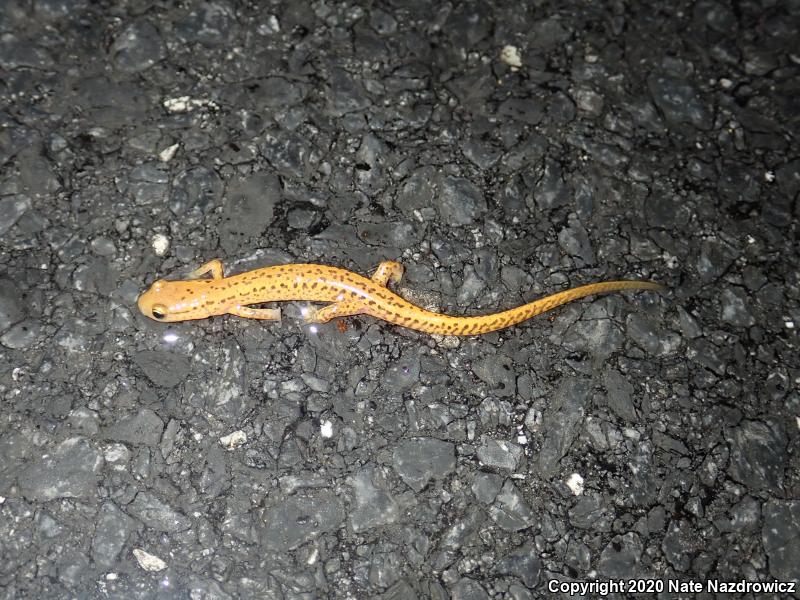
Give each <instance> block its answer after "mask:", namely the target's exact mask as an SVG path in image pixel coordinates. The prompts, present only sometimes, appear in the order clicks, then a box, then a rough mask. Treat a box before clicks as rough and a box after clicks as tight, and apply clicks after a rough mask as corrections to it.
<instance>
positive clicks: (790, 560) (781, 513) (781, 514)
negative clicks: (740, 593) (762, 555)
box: [761, 500, 800, 581]
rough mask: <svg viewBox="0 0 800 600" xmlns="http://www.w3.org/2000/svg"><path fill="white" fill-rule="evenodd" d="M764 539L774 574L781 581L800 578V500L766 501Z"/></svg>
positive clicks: (762, 536)
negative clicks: (799, 558) (798, 558)
mask: <svg viewBox="0 0 800 600" xmlns="http://www.w3.org/2000/svg"><path fill="white" fill-rule="evenodd" d="M761 538H762V540H763V543H764V551H765V552H766V553H767V558H768V564H769V572H770V573H771V574H772V576H773V577H775V578H776V579H779V580H781V581H798V580H800V562H798V560H797V557H798V556H800V501H798V500H790V501H785V500H769V501H768V502H766V503H765V504H764V528H763V529H762V533H761Z"/></svg>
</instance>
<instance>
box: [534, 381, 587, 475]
mask: <svg viewBox="0 0 800 600" xmlns="http://www.w3.org/2000/svg"><path fill="white" fill-rule="evenodd" d="M590 390H591V384H590V383H589V381H587V380H585V379H565V380H564V381H563V383H562V384H561V385H560V386H559V388H558V390H557V391H556V393H555V397H554V398H553V401H552V403H551V405H550V407H549V408H548V409H547V411H546V412H545V415H544V419H543V423H542V431H545V432H546V433H545V439H544V442H543V443H542V447H541V449H540V450H539V459H538V462H537V469H538V471H539V473H540V474H541V475H542V476H543V477H552V476H553V475H555V473H556V472H557V471H558V462H559V461H560V460H561V457H563V456H564V455H565V454H566V453H567V452H568V450H569V447H570V445H571V444H572V441H573V440H574V439H575V437H576V436H577V434H578V431H579V428H580V424H581V422H582V421H583V414H584V407H585V406H586V402H587V400H588V397H589V391H590Z"/></svg>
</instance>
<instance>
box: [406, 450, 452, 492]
mask: <svg viewBox="0 0 800 600" xmlns="http://www.w3.org/2000/svg"><path fill="white" fill-rule="evenodd" d="M392 458H393V466H394V469H395V471H397V474H398V475H400V478H401V479H402V480H403V481H405V483H406V485H408V486H409V487H410V488H411V489H413V490H414V491H415V492H421V491H422V490H423V489H424V488H425V487H426V486H427V485H428V483H429V482H430V481H431V479H438V480H442V479H444V478H445V477H446V476H447V475H448V474H449V473H452V472H453V470H454V469H455V466H456V456H455V447H454V446H453V444H451V443H450V442H443V441H442V440H437V439H435V438H412V439H408V440H404V441H403V442H402V443H401V444H400V445H399V446H398V447H397V448H395V450H394V453H393V455H392Z"/></svg>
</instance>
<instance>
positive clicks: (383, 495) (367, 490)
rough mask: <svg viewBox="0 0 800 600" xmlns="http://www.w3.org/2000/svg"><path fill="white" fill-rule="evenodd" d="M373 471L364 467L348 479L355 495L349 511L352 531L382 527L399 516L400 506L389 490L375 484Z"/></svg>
mask: <svg viewBox="0 0 800 600" xmlns="http://www.w3.org/2000/svg"><path fill="white" fill-rule="evenodd" d="M373 473H374V468H372V467H364V468H362V469H361V470H360V471H358V472H357V473H356V474H355V475H353V476H352V477H351V478H350V479H349V480H348V483H349V484H350V486H351V487H352V488H353V495H354V496H355V506H352V507H351V508H350V511H349V516H350V524H351V526H352V527H353V531H357V532H358V531H365V530H367V529H372V528H373V527H382V526H384V525H389V524H391V523H394V522H395V521H397V519H398V518H400V507H399V506H398V504H397V502H396V501H395V499H394V498H393V497H392V495H391V494H389V492H387V491H385V490H383V489H380V488H377V487H376V486H375V484H374V483H373V481H372V476H373Z"/></svg>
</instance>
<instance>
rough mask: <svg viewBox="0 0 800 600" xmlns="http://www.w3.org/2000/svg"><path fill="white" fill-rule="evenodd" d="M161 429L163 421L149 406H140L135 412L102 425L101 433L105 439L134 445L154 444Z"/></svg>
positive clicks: (159, 438)
mask: <svg viewBox="0 0 800 600" xmlns="http://www.w3.org/2000/svg"><path fill="white" fill-rule="evenodd" d="M163 431H164V422H163V421H162V420H161V419H160V418H159V417H158V415H157V414H156V413H154V412H153V411H152V410H150V409H149V408H142V409H141V410H139V412H137V413H136V414H134V415H131V416H129V417H124V418H122V419H120V420H119V421H116V422H115V423H113V424H111V425H109V426H107V427H104V428H103V430H102V433H101V435H102V436H103V438H105V439H108V440H114V441H117V442H124V443H126V444H132V445H134V446H137V445H143V446H156V445H158V442H159V441H160V440H161V434H162V433H163Z"/></svg>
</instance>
